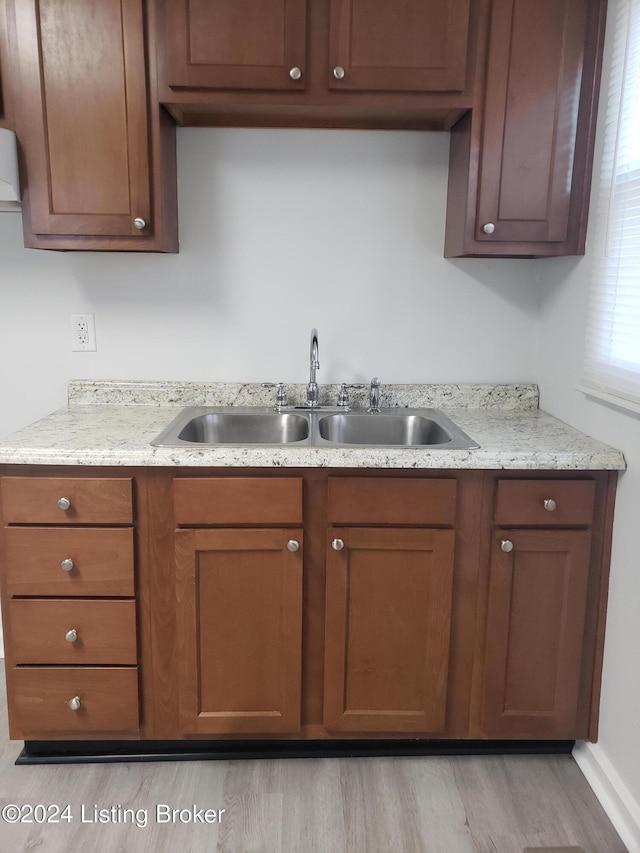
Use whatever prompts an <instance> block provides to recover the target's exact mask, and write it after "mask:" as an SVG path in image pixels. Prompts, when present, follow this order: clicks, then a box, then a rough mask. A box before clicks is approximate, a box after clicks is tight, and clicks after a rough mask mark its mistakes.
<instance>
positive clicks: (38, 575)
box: [4, 527, 134, 596]
mask: <svg viewBox="0 0 640 853" xmlns="http://www.w3.org/2000/svg"><path fill="white" fill-rule="evenodd" d="M4 538H5V560H4V573H5V577H6V583H7V594H8V595H38V596H45V595H60V596H73V595H83V596H89V595H105V596H107V595H113V596H116V595H121V596H130V595H133V594H134V579H133V530H131V529H127V528H121V529H118V528H114V529H100V530H93V529H87V528H81V529H80V528H75V529H71V528H58V529H56V528H51V527H8V528H6V529H5V531H4ZM66 560H71V561H72V563H73V568H72V569H71V570H70V571H65V570H64V569H63V568H62V563H63V562H64V561H66ZM65 565H66V566H67V567H68V564H65Z"/></svg>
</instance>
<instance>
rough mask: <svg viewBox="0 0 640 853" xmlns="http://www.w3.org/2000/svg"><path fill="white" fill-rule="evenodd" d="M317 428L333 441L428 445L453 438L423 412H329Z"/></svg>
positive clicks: (343, 442) (322, 434) (323, 436)
mask: <svg viewBox="0 0 640 853" xmlns="http://www.w3.org/2000/svg"><path fill="white" fill-rule="evenodd" d="M318 431H319V433H320V437H321V438H323V439H325V440H326V441H330V442H332V443H333V444H383V445H388V444H389V445H425V444H446V443H448V442H450V441H451V440H452V435H451V433H450V432H449V431H448V430H446V429H445V428H444V427H443V426H441V425H440V424H438V423H436V422H435V421H434V420H432V419H431V418H425V417H422V415H403V416H398V415H386V414H382V413H379V414H365V415H362V416H361V417H359V416H356V414H355V413H351V414H344V415H328V416H327V417H324V418H320V422H319V424H318Z"/></svg>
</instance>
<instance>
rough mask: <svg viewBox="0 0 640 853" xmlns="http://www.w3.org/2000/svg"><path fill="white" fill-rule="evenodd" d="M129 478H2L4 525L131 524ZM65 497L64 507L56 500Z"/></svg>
mask: <svg viewBox="0 0 640 853" xmlns="http://www.w3.org/2000/svg"><path fill="white" fill-rule="evenodd" d="M131 486H132V481H131V478H123V477H119V478H115V477H102V478H94V479H90V478H88V477H3V478H2V480H1V481H0V489H1V492H0V494H1V496H2V515H3V519H4V523H5V524H131V523H132V522H133V502H132V488H131ZM64 498H66V499H67V501H68V502H69V508H68V509H66V510H65V509H61V508H60V507H59V506H58V501H59V500H62V499H64Z"/></svg>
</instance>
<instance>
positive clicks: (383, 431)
mask: <svg viewBox="0 0 640 853" xmlns="http://www.w3.org/2000/svg"><path fill="white" fill-rule="evenodd" d="M151 444H152V445H154V446H155V447H189V446H191V447H203V446H206V447H214V446H220V445H241V446H247V445H249V446H269V445H272V446H273V445H296V446H298V445H300V446H313V447H320V446H322V447H343V446H350V447H432V448H442V449H449V450H466V449H474V448H477V447H478V446H479V445H478V444H476V442H475V441H473V439H472V438H470V437H469V436H468V435H467V434H466V433H464V432H463V431H462V430H461V429H460V427H458V426H457V425H456V424H455V423H453V421H451V420H450V419H449V418H447V417H446V415H444V414H442V412H440V411H439V410H437V409H402V408H392V409H383V410H382V411H380V412H375V413H370V412H364V411H346V412H345V411H344V410H339V411H336V410H335V409H331V408H317V409H288V410H284V411H275V410H274V409H267V408H258V407H236V406H228V407H218V406H200V407H198V406H193V407H189V408H186V409H183V410H182V411H181V412H180V414H179V415H178V416H177V417H176V418H174V420H173V421H172V422H171V423H170V424H169V426H168V427H167V428H166V429H164V430H163V431H162V432H161V433H160V434H159V435H158V436H157V437H156V438H155V439H154V440H153V441H152V442H151Z"/></svg>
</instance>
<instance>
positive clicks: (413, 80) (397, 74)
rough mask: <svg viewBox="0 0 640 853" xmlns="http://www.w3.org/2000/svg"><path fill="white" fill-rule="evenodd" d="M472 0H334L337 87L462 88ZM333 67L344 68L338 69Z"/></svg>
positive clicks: (332, 48)
mask: <svg viewBox="0 0 640 853" xmlns="http://www.w3.org/2000/svg"><path fill="white" fill-rule="evenodd" d="M469 5H470V3H469V0H448V2H446V3H443V2H441V0H402V2H389V0H331V2H330V14H331V21H330V36H329V38H330V46H329V59H330V67H331V72H330V83H329V85H330V86H331V87H332V88H335V89H351V90H358V89H366V90H374V91H399V92H443V91H462V90H463V89H464V85H465V78H466V68H467V42H468V31H469ZM334 69H343V71H344V74H341V72H340V71H338V72H334Z"/></svg>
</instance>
